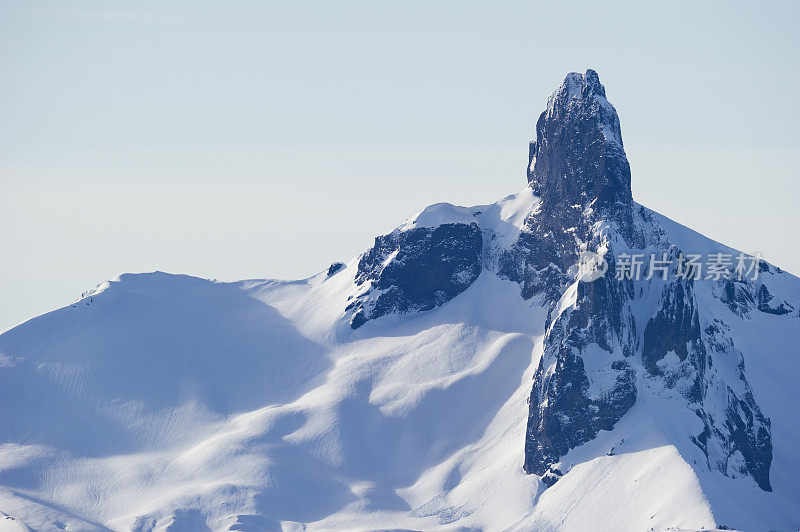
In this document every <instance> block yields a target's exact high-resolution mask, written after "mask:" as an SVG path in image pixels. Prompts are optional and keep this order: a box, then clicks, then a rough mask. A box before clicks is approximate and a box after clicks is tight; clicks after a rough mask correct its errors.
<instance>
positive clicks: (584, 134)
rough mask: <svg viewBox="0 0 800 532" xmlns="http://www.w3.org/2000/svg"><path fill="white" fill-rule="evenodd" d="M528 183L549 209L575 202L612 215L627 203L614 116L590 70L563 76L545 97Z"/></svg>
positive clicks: (626, 173)
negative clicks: (559, 82) (547, 96)
mask: <svg viewBox="0 0 800 532" xmlns="http://www.w3.org/2000/svg"><path fill="white" fill-rule="evenodd" d="M528 182H529V183H530V184H531V186H532V187H533V189H534V192H536V194H537V195H539V196H540V197H541V198H542V204H543V208H545V209H548V210H551V212H554V213H555V212H558V211H561V212H563V211H564V209H565V208H566V209H570V210H574V208H573V206H575V205H580V206H582V207H583V209H584V210H585V209H587V208H592V209H593V211H594V212H598V213H605V214H610V215H612V216H611V217H612V218H616V214H620V213H622V211H624V210H626V208H629V207H630V205H631V200H632V197H631V171H630V165H629V164H628V159H627V157H626V156H625V150H624V148H623V145H622V133H621V130H620V123H619V117H618V116H617V111H616V109H614V106H613V105H611V103H609V101H608V100H607V99H606V90H605V87H604V86H603V85H602V84H601V83H600V77H599V76H598V75H597V72H595V71H594V70H587V71H586V73H584V74H580V73H577V72H572V73H570V74H567V76H566V78H565V79H564V82H563V83H562V84H561V85H560V86H559V87H558V89H556V90H555V92H553V94H552V95H551V96H550V98H549V99H548V101H547V109H545V110H544V111H543V112H542V114H541V115H540V116H539V120H538V121H537V123H536V140H534V141H532V142H531V143H530V153H529V161H528ZM627 210H629V209H627Z"/></svg>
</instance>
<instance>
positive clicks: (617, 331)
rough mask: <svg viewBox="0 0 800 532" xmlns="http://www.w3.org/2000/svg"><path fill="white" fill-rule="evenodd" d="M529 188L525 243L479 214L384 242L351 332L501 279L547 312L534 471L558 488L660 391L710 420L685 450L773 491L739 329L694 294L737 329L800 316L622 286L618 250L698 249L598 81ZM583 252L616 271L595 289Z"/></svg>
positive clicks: (757, 299) (758, 287) (530, 466)
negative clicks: (638, 164)
mask: <svg viewBox="0 0 800 532" xmlns="http://www.w3.org/2000/svg"><path fill="white" fill-rule="evenodd" d="M527 177H528V183H529V186H530V188H531V189H532V192H533V194H534V195H535V196H536V197H538V198H539V203H538V205H537V206H536V208H535V209H534V210H533V211H532V212H530V213H529V214H528V215H527V217H526V218H525V220H524V225H523V227H522V229H521V231H519V234H518V235H517V237H516V239H513V240H512V241H504V242H502V243H497V242H495V241H496V240H497V239H496V238H495V236H496V235H495V234H494V233H495V228H494V227H491V224H488V225H489V226H488V227H484V226H483V225H482V223H481V221H482V220H483V217H482V216H481V215H482V212H481V211H480V210H479V209H477V208H476V211H475V212H474V213H472V214H473V218H474V220H473V221H470V220H469V219H468V218H469V213H466V214H465V215H464V216H462V217H461V218H466V219H462V220H460V221H458V222H452V221H448V222H447V223H441V224H439V225H433V226H426V227H415V226H412V227H411V228H409V227H407V226H403V227H401V228H398V229H397V230H395V231H394V232H393V233H391V234H389V235H385V236H381V237H378V238H376V240H375V246H374V247H372V248H371V249H370V250H368V251H367V252H366V253H364V254H363V255H362V256H361V258H360V260H359V262H358V273H357V274H356V278H355V279H356V283H357V284H358V286H359V287H360V290H359V292H358V293H357V294H356V295H355V296H354V297H353V298H352V300H351V301H350V302H349V304H348V305H347V308H346V312H347V313H348V315H349V316H351V317H350V324H351V327H352V328H353V329H356V328H358V327H360V326H362V325H363V324H364V323H366V322H367V321H368V320H370V319H375V318H378V317H381V316H384V315H387V314H391V313H398V312H399V313H404V312H411V311H423V310H429V309H431V308H434V307H436V306H438V305H441V304H443V303H445V302H447V301H449V300H451V299H453V298H454V297H455V296H457V295H458V294H460V293H461V292H463V291H464V290H466V289H467V287H469V286H470V284H471V283H472V282H474V281H475V279H477V277H478V275H479V274H480V272H481V271H482V270H483V269H487V270H490V271H492V272H493V273H495V274H496V275H498V276H499V277H501V278H504V279H508V280H512V281H514V282H516V283H518V284H519V286H520V293H521V296H522V297H523V298H525V299H533V298H537V299H539V300H542V301H543V302H544V303H545V304H546V305H548V306H549V308H550V314H549V318H548V321H547V326H546V336H545V341H544V352H543V355H542V357H541V359H540V362H539V366H538V369H537V370H536V373H535V377H534V381H533V385H532V390H531V394H530V400H529V405H530V406H529V408H530V410H529V415H528V426H527V432H526V438H525V441H524V442H520V445H524V447H525V462H524V469H525V471H527V472H528V473H531V474H536V475H540V476H543V479H544V481H545V483H547V484H552V483H554V482H556V481H557V480H558V478H560V476H562V475H563V474H564V471H563V470H564V467H565V464H562V463H561V459H562V457H563V456H564V455H566V454H567V453H568V452H569V451H570V449H573V448H575V447H577V446H579V445H581V444H583V443H585V442H587V441H590V440H592V439H594V438H595V437H596V436H597V435H598V433H599V432H600V431H601V430H606V431H610V430H611V429H612V428H613V427H614V425H615V424H616V423H617V422H618V421H619V420H620V418H622V416H624V415H625V414H626V413H627V412H628V411H629V410H630V409H631V408H632V407H633V406H634V405H635V404H636V402H637V397H638V396H639V394H640V387H641V386H643V385H644V386H651V385H652V384H657V385H658V386H661V387H663V390H662V391H661V392H660V394H661V395H662V396H671V397H673V398H674V399H676V400H677V401H678V403H679V404H680V405H681V407H682V408H683V409H684V410H685V415H687V416H695V417H696V418H697V420H698V421H699V424H700V427H701V429H700V430H699V431H698V432H697V433H696V434H689V435H687V441H691V442H693V444H694V445H696V446H697V447H698V448H699V449H700V450H701V451H702V453H703V456H704V457H705V460H706V462H707V466H708V467H709V468H711V469H714V470H717V471H719V472H721V473H722V474H724V475H726V476H729V477H732V478H736V477H739V476H742V475H746V476H750V477H752V479H753V480H754V481H755V482H756V484H757V485H758V486H759V487H760V488H761V489H762V490H765V491H770V490H771V485H770V463H771V461H772V433H771V429H770V420H769V419H768V418H767V417H765V415H764V414H763V413H762V411H761V409H760V407H759V404H758V402H757V401H756V399H755V397H754V395H753V393H752V391H751V388H750V385H749V383H748V380H747V376H746V372H745V369H744V361H743V353H742V352H741V351H740V350H739V349H738V348H737V345H736V342H735V340H734V338H735V336H736V335H735V334H733V333H732V332H731V324H730V323H727V322H725V321H722V320H721V319H719V318H718V317H716V314H715V313H713V312H711V309H709V312H708V313H707V314H706V316H703V314H704V308H703V305H702V304H701V303H700V302H699V301H698V295H697V293H696V292H697V290H696V287H695V285H697V284H699V283H703V284H706V285H707V286H706V287H704V290H703V292H704V293H710V294H711V295H712V299H714V300H716V301H719V302H721V303H724V304H726V305H727V306H728V307H729V308H731V309H733V310H734V311H735V312H736V315H737V317H746V316H747V315H748V314H749V313H752V312H762V313H772V314H776V315H780V314H788V313H794V314H795V315H796V314H797V309H796V304H797V303H796V302H790V301H788V300H787V299H784V298H777V300H776V301H774V302H773V303H772V304H771V305H767V304H764V302H765V301H768V300H769V301H773V300H774V299H776V296H774V295H773V294H772V293H771V292H770V291H769V288H768V287H767V286H766V284H764V282H758V281H755V280H751V279H731V278H730V276H729V275H727V276H724V277H720V278H719V279H715V280H704V279H699V280H698V279H693V278H691V277H685V278H676V276H672V275H671V276H669V278H668V279H663V278H661V277H659V276H651V277H650V278H648V279H644V278H643V277H646V275H644V276H643V277H642V278H624V276H623V278H621V279H619V278H617V276H615V274H614V272H615V271H616V261H617V257H618V256H619V254H620V253H625V254H633V253H640V254H641V255H642V256H650V255H651V254H655V255H657V256H663V257H668V258H669V259H673V260H675V259H677V258H678V257H679V256H680V255H682V254H683V253H694V252H696V251H697V250H694V249H686V250H683V249H681V247H680V245H679V243H678V242H673V241H670V238H669V234H668V232H667V231H665V230H664V229H663V228H662V227H660V223H659V220H658V217H657V216H656V215H655V214H654V213H652V212H651V211H649V210H647V209H645V208H644V207H641V206H640V205H638V204H636V203H635V202H634V201H633V199H632V195H631V170H630V165H629V164H628V160H627V157H626V155H625V150H624V148H623V142H622V133H621V129H620V122H619V118H618V116H617V113H616V110H615V109H614V107H613V105H611V103H609V101H608V100H607V99H606V91H605V88H604V87H603V85H602V84H601V83H600V80H599V78H598V75H597V73H596V72H594V71H593V70H587V71H586V73H585V74H579V73H571V74H569V75H568V76H567V77H566V79H565V80H564V83H563V84H562V85H561V86H560V87H559V88H558V89H557V90H556V91H555V92H554V93H553V94H552V95H551V96H550V98H549V100H548V102H547V108H546V110H545V111H544V112H542V114H541V116H540V117H539V120H538V122H537V124H536V139H535V140H533V141H531V143H530V157H529V162H528V176H527ZM412 225H413V224H412ZM586 251H590V252H593V253H596V254H598V255H600V256H602V257H603V258H604V259H605V261H606V263H607V264H608V265H609V268H608V273H607V274H606V275H604V276H601V277H600V278H599V279H596V280H594V281H590V282H585V281H582V280H579V279H578V278H577V274H576V268H575V265H576V263H577V262H578V258H579V256H580V254H581V253H583V252H586ZM674 267H675V266H673V268H674ZM758 267H759V270H760V273H761V277H762V280H763V279H764V277H769V276H771V275H778V274H781V273H782V272H780V270H778V269H776V268H775V267H773V266H770V265H769V264H768V263H766V262H763V261H761V262H760V263H759V266H758ZM643 273H646V265H645V270H644V272H643ZM670 273H675V272H674V271H673V272H670ZM726 277H727V278H726ZM704 318H705V319H704ZM668 355H672V357H670V359H669V360H668V362H669V363H666V362H664V360H665V358H666V357H668ZM673 357H675V361H674V362H673V360H672V358H673ZM589 367H590V368H591V370H589V369H588V368H589Z"/></svg>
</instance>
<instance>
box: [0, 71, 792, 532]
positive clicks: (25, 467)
mask: <svg viewBox="0 0 800 532" xmlns="http://www.w3.org/2000/svg"><path fill="white" fill-rule="evenodd" d="M536 133H537V137H536V140H535V141H533V142H532V143H531V146H530V161H529V166H528V184H527V186H525V188H524V189H523V190H522V191H521V192H519V193H518V194H514V195H511V196H508V197H506V198H503V199H502V200H500V201H497V202H495V203H492V204H489V205H480V206H475V207H457V206H453V205H450V204H436V205H432V206H430V207H427V208H426V209H424V210H423V211H421V212H420V213H418V214H417V215H416V216H414V217H413V218H411V219H410V220H408V221H406V222H405V223H404V224H402V225H400V226H399V227H398V228H397V229H395V230H394V231H393V232H391V233H390V234H387V235H383V236H379V237H378V238H376V239H375V244H374V245H373V246H372V247H371V248H370V249H368V250H367V251H365V252H364V253H363V254H362V255H360V256H359V257H356V258H354V259H353V260H351V261H350V262H349V263H347V264H342V263H334V264H332V265H331V267H330V268H329V269H327V270H326V271H324V272H321V273H320V274H318V275H316V276H313V277H311V278H308V279H303V280H299V281H276V280H247V281H240V282H235V283H220V282H214V281H209V280H204V279H198V278H194V277H188V276H184V275H170V274H166V273H161V272H156V273H148V274H125V275H122V276H121V277H119V278H117V279H114V280H112V281H109V282H106V283H102V284H101V285H99V286H98V287H97V288H96V289H95V290H93V291H91V292H89V293H87V294H84V297H82V298H81V299H80V300H79V301H77V302H75V303H73V304H71V305H69V306H66V307H64V308H62V309H59V310H56V311H54V312H50V313H48V314H45V315H43V316H40V317H38V318H35V319H32V320H30V321H28V322H26V323H23V324H22V325H20V326H18V327H16V328H14V329H12V330H10V331H8V332H6V333H5V334H3V335H1V336H0V530H106V529H112V530H133V531H146V530H173V531H176V530H188V531H198V530H209V529H210V530H280V529H284V530H305V529H308V530H330V529H348V530H375V529H415V530H432V529H485V530H503V529H512V530H651V529H654V530H663V529H666V528H669V527H675V528H682V529H691V530H695V529H700V528H714V527H715V526H722V525H726V526H728V527H732V528H737V529H741V530H766V529H770V528H771V529H778V530H797V529H798V527H800V452H798V449H800V392H798V388H797V384H796V383H797V379H798V377H800V361H798V357H799V356H800V349H798V345H800V314H799V310H800V279H798V278H797V277H794V276H793V275H790V274H788V273H786V272H784V271H781V270H780V269H779V268H777V267H775V266H773V265H771V264H768V263H767V262H765V261H763V260H759V259H758V258H754V257H751V256H747V255H743V254H740V253H739V252H738V251H736V250H733V249H731V248H728V247H726V246H723V245H721V244H718V243H716V242H714V241H712V240H709V239H707V238H705V237H703V236H702V235H700V234H698V233H695V232H694V231H692V230H690V229H687V228H686V227H683V226H681V225H679V224H677V223H675V222H673V221H671V220H669V219H668V218H665V217H664V216H661V215H660V214H657V213H655V212H653V211H651V210H648V209H647V208H645V207H643V206H641V205H639V204H637V203H635V202H634V201H633V199H632V197H631V188H630V180H631V173H630V167H629V165H628V161H627V158H626V156H625V152H624V149H623V144H622V136H621V133H620V124H619V119H618V118H617V113H616V111H615V109H614V107H613V106H612V105H611V104H610V103H609V102H608V100H607V99H606V95H605V89H604V87H603V86H602V85H601V84H600V81H599V79H598V76H597V74H596V73H595V72H593V71H591V70H589V71H587V72H586V73H585V74H576V73H573V74H569V75H568V76H567V78H566V79H565V81H564V83H563V84H562V85H561V86H560V87H559V88H558V89H557V90H556V91H555V92H554V93H553V95H552V96H551V97H550V99H549V101H548V103H547V108H546V110H545V111H544V112H543V113H542V115H541V117H540V118H539V121H538V123H537V126H536ZM682 193H684V192H683V191H676V196H679V195H680V194H682ZM687 193H688V192H687ZM692 257H694V258H692ZM697 257H701V258H702V259H703V262H698V259H697ZM639 259H641V264H638V263H637V260H639ZM639 267H640V268H641V272H638V271H637V270H638V269H639ZM639 273H640V274H639Z"/></svg>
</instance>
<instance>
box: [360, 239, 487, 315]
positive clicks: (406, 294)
mask: <svg viewBox="0 0 800 532" xmlns="http://www.w3.org/2000/svg"><path fill="white" fill-rule="evenodd" d="M482 250H483V238H482V236H481V231H480V229H479V228H478V225H477V224H476V223H471V224H469V225H467V224H457V223H451V224H442V225H439V226H437V227H419V228H414V229H410V230H408V231H395V232H393V233H390V234H388V235H384V236H379V237H377V238H376V239H375V245H374V246H373V247H372V248H370V249H369V250H368V251H367V252H366V253H364V254H363V255H362V256H361V259H360V260H359V263H358V272H357V273H356V278H355V280H356V284H357V285H358V286H359V287H364V288H365V290H364V291H363V292H361V293H360V294H359V295H358V296H357V297H356V298H354V299H353V300H352V301H351V302H350V304H349V305H348V306H347V309H346V310H347V311H348V312H350V313H351V316H352V317H351V319H350V326H351V327H352V328H353V329H357V328H358V327H360V326H361V325H363V324H364V323H366V322H367V321H368V320H371V319H375V318H378V317H380V316H385V315H387V314H391V313H405V312H419V311H423V310H430V309H432V308H434V307H436V306H439V305H441V304H443V303H445V302H447V301H450V300H451V299H453V298H454V297H455V296H457V295H458V294H460V293H461V292H463V291H464V290H466V289H467V288H468V287H469V285H471V284H472V282H473V281H475V279H477V278H478V275H480V273H481V269H482V265H481V252H482Z"/></svg>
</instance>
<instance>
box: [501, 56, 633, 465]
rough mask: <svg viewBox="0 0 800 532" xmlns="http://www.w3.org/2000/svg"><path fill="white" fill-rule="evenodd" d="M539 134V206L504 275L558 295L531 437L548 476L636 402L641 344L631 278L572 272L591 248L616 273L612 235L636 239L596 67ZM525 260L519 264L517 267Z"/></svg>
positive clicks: (533, 402)
mask: <svg viewBox="0 0 800 532" xmlns="http://www.w3.org/2000/svg"><path fill="white" fill-rule="evenodd" d="M536 133H537V137H536V140H535V141H533V142H532V143H531V146H530V161H529V166H528V181H529V182H530V183H531V186H532V187H533V189H534V191H535V192H536V193H537V194H538V195H540V196H541V198H542V203H541V210H540V212H538V213H536V214H535V215H533V216H531V217H530V218H529V220H528V221H527V224H526V231H524V232H523V233H522V234H521V235H520V238H519V240H518V241H517V244H516V245H515V246H514V247H513V248H512V250H511V251H510V252H509V253H508V255H507V256H506V260H505V262H504V263H503V266H504V267H503V268H501V274H505V275H506V276H507V277H509V278H510V279H513V280H518V281H521V284H522V285H523V297H532V296H534V295H536V294H543V295H544V297H546V298H548V299H550V300H555V299H556V297H559V296H560V300H559V302H558V303H557V304H555V305H554V313H553V315H552V316H551V318H552V319H551V323H550V325H549V327H548V331H547V336H546V339H545V347H544V354H543V356H542V360H541V362H540V366H539V369H538V371H537V372H536V376H535V378H534V384H533V391H532V392H531V398H530V413H529V419H528V429H527V440H526V444H525V470H526V471H528V472H530V473H536V474H539V475H542V474H545V473H546V472H547V470H548V468H550V467H551V466H552V465H553V464H555V463H556V462H558V460H559V458H560V457H561V456H563V455H564V454H565V453H566V452H567V451H568V450H569V449H571V448H573V447H576V446H577V445H580V444H581V443H584V442H586V441H589V440H591V439H593V438H594V437H595V436H596V435H597V433H598V432H599V431H600V430H611V428H613V426H614V424H615V423H616V422H617V421H618V420H619V419H620V418H621V417H622V416H623V415H624V414H625V413H626V412H627V411H628V409H630V407H631V406H633V404H634V403H635V402H636V394H637V391H636V385H635V374H634V372H633V370H632V369H631V367H630V364H629V363H628V362H627V361H626V360H625V359H626V358H627V357H629V356H631V355H632V354H633V350H634V348H635V345H636V334H635V323H634V319H633V315H632V314H631V313H630V312H629V310H628V306H627V301H628V299H629V298H630V292H631V290H632V285H631V283H630V282H629V281H618V280H616V279H614V277H613V274H612V275H608V276H605V277H601V278H600V279H598V280H596V281H594V282H591V283H587V282H583V281H578V280H575V278H574V275H575V272H574V271H573V270H574V267H573V265H574V264H575V263H576V260H577V257H578V254H579V253H581V252H582V251H592V252H595V253H598V254H599V255H602V256H604V257H605V259H606V261H608V262H609V264H610V267H611V271H612V272H613V268H614V257H613V254H612V252H611V250H612V246H613V242H612V241H613V238H612V237H613V235H619V236H621V237H622V239H623V241H628V242H631V243H632V242H633V240H634V234H635V231H634V226H633V202H632V199H631V189H630V166H629V165H628V160H627V158H626V156H625V152H624V150H623V148H622V134H621V132H620V127H619V119H618V118H617V113H616V111H615V110H614V107H613V106H612V105H611V104H610V103H609V102H608V100H606V97H605V89H604V88H603V86H602V85H601V84H600V80H599V79H598V77H597V73H595V72H594V71H592V70H589V71H587V72H586V74H584V75H581V74H576V73H573V74H569V75H568V76H567V78H566V79H565V80H564V83H563V84H562V85H561V87H559V89H558V90H556V91H555V92H554V93H553V95H552V96H551V97H550V100H549V101H548V104H547V110H545V111H544V112H543V113H542V114H541V116H540V117H539V121H538V123H537V125H536ZM518 255H520V256H523V257H525V259H524V260H523V261H520V260H519V259H518V258H516V256H518ZM520 262H522V263H523V264H524V269H523V270H521V271H520V269H519V268H514V266H515V265H516V264H519V263H520ZM567 287H569V288H567ZM562 294H563V295H562ZM569 298H573V299H571V300H570V299H569ZM587 365H589V366H591V367H592V368H594V370H593V371H592V372H587V370H586V366H587ZM595 374H596V375H595ZM599 374H602V375H603V377H602V379H601V378H600V377H599ZM609 376H611V377H609ZM601 381H602V382H601Z"/></svg>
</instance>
